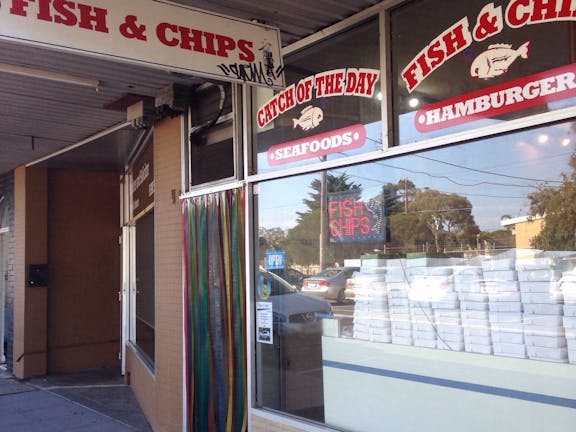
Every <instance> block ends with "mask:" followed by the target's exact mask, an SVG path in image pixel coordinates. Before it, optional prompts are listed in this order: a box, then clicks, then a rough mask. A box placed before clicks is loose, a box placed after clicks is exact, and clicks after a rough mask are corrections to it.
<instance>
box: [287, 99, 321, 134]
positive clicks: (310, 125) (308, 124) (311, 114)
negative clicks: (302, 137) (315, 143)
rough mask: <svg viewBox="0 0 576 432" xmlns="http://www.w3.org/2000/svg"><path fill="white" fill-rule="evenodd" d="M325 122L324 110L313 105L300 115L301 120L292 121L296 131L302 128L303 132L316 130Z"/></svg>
mask: <svg viewBox="0 0 576 432" xmlns="http://www.w3.org/2000/svg"><path fill="white" fill-rule="evenodd" d="M322 120H324V112H323V111H322V109H320V108H318V107H315V106H313V105H310V106H307V107H306V108H304V109H303V110H302V112H301V113H300V118H298V119H292V122H293V123H294V129H296V127H298V126H300V127H301V128H302V130H303V131H308V130H310V129H314V128H315V127H316V126H318V125H319V124H320V123H321V122H322Z"/></svg>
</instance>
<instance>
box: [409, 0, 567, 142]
mask: <svg viewBox="0 0 576 432" xmlns="http://www.w3.org/2000/svg"><path fill="white" fill-rule="evenodd" d="M574 20H576V2H573V1H572V0H548V1H542V0H512V1H510V2H509V3H508V5H507V6H506V7H505V8H503V7H502V6H495V5H494V3H489V4H487V5H486V6H484V7H483V8H482V10H481V11H480V13H479V15H478V17H477V18H476V21H475V22H473V23H471V22H470V21H469V19H468V17H464V18H462V19H460V20H459V21H457V22H456V23H455V24H454V25H452V26H451V27H450V28H448V29H446V30H445V31H444V32H443V33H442V34H440V35H439V36H438V37H436V38H435V39H433V40H432V41H431V42H430V43H429V44H428V45H427V46H426V47H424V48H423V49H422V50H421V51H420V52H419V53H418V54H417V55H416V56H415V57H414V58H413V59H412V60H411V61H410V62H409V63H408V65H407V66H406V67H404V69H403V70H402V71H401V76H402V79H403V81H404V83H405V85H406V88H407V90H408V93H411V92H412V91H414V90H415V89H416V88H417V87H418V86H419V85H420V84H421V83H422V82H423V81H424V80H425V79H426V78H427V77H428V76H429V75H430V74H431V73H432V72H434V71H435V70H436V69H438V68H439V67H441V66H442V65H443V64H445V63H446V62H447V61H448V60H450V59H451V58H452V57H454V56H455V55H456V54H458V53H461V52H463V51H464V50H465V49H467V48H468V47H469V46H470V45H471V44H472V43H473V42H480V43H485V41H487V40H488V39H489V38H490V37H493V36H495V35H497V34H499V33H501V32H502V30H504V28H505V27H506V26H507V27H509V28H512V29H518V28H521V27H524V26H526V25H533V24H540V23H548V22H555V21H574ZM472 24H473V25H472ZM529 56H530V41H525V42H523V43H522V44H520V45H519V46H513V45H512V44H507V43H500V44H487V46H486V49H485V50H484V51H483V52H482V53H480V54H479V55H478V56H477V57H476V58H475V59H474V60H473V62H472V64H471V66H470V71H469V72H470V76H471V77H472V78H476V79H482V80H486V81H489V80H490V79H492V78H495V77H499V76H501V75H504V74H505V73H506V72H508V69H509V68H510V66H511V65H512V64H513V63H515V62H522V61H527V60H528V59H529ZM573 86H574V68H573V67H571V66H569V67H567V68H559V69H555V70H553V71H548V72H546V73H543V74H537V75H533V76H531V77H525V78H524V79H520V80H515V81H512V82H509V83H506V84H505V85H499V86H496V87H492V88H488V89H485V90H482V91H479V92H475V93H472V94H468V95H464V96H461V97H459V98H454V99H451V100H449V101H443V102H440V103H436V104H434V105H431V106H428V107H425V108H423V109H421V110H419V111H418V113H417V115H416V128H417V129H418V130H419V131H421V132H427V131H431V130H436V129H440V128H444V127H448V126H453V125H455V124H460V123H464V122H468V121H472V120H476V119H478V118H486V117H491V116H495V115H499V114H504V113H507V112H511V111H515V110H519V109H523V108H527V107H531V106H535V105H539V104H544V103H548V102H550V101H552V100H558V99H563V98H567V97H572V96H574V94H573V93H574V92H573Z"/></svg>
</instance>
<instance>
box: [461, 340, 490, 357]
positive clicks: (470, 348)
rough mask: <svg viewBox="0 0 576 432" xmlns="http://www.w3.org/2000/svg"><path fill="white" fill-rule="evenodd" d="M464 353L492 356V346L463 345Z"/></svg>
mask: <svg viewBox="0 0 576 432" xmlns="http://www.w3.org/2000/svg"><path fill="white" fill-rule="evenodd" d="M464 351H466V352H469V353H475V354H492V345H476V344H472V343H466V342H465V343H464Z"/></svg>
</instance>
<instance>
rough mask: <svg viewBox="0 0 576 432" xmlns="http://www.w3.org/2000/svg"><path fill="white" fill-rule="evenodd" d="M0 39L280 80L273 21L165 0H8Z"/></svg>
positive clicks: (252, 80) (231, 77)
mask: <svg viewBox="0 0 576 432" xmlns="http://www.w3.org/2000/svg"><path fill="white" fill-rule="evenodd" d="M0 39H5V40H10V41H14V42H18V43H24V44H28V45H37V46H42V47H46V48H50V49H58V50H61V51H72V52H75V53H79V54H82V55H93V56H99V57H105V58H110V59H114V60H117V61H123V62H129V63H136V64H144V65H147V66H151V67H156V68H161V69H167V70H170V71H175V72H181V73H186V74H193V75H199V76H204V77H208V78H216V79H219V80H223V81H234V82H240V83H246V84H254V85H258V86H263V87H272V88H278V89H280V88H284V87H285V83H284V74H283V63H282V55H281V52H280V50H281V42H280V31H279V30H278V29H277V28H273V27H269V26H265V25H262V24H257V23H253V22H248V21H244V20H240V19H238V18H233V17H225V16H223V15H219V14H215V13H211V12H206V11H201V10H199V9H193V8H190V7H188V6H184V5H182V4H176V3H170V2H169V1H166V0H139V1H133V0H114V1H112V0H82V1H81V2H76V1H70V0H5V1H1V2H0Z"/></svg>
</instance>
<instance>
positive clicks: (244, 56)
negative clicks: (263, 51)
mask: <svg viewBox="0 0 576 432" xmlns="http://www.w3.org/2000/svg"><path fill="white" fill-rule="evenodd" d="M253 46H254V44H253V43H252V42H250V41H247V40H244V39H240V40H239V41H238V49H239V50H240V55H239V56H240V60H242V61H247V62H250V63H252V62H253V61H254V60H255V59H256V56H255V55H254V52H253V51H252V47H253Z"/></svg>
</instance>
